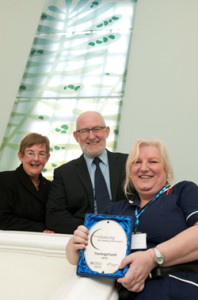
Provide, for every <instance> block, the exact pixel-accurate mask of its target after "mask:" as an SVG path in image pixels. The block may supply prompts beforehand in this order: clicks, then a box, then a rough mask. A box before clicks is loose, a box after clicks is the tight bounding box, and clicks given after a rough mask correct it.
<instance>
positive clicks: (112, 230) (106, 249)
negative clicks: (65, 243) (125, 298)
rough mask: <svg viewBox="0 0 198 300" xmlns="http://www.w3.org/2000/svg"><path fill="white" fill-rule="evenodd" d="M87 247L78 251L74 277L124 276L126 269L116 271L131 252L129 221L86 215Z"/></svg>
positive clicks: (119, 218)
mask: <svg viewBox="0 0 198 300" xmlns="http://www.w3.org/2000/svg"><path fill="white" fill-rule="evenodd" d="M85 226H86V227H87V228H88V229H89V236H88V245H87V246H86V249H83V250H80V255H79V261H78V266H77V275H79V276H86V277H101V278H115V279H116V278H119V277H123V276H124V275H125V273H126V272H127V270H128V266H126V267H125V268H124V269H119V266H120V263H121V261H122V259H123V258H124V257H125V256H127V255H129V254H130V252H131V234H132V218H131V217H124V216H113V215H96V214H86V217H85Z"/></svg>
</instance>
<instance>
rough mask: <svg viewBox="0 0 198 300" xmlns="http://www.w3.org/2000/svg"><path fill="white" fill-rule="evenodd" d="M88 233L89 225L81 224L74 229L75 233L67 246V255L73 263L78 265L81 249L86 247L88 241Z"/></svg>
mask: <svg viewBox="0 0 198 300" xmlns="http://www.w3.org/2000/svg"><path fill="white" fill-rule="evenodd" d="M88 233H89V231H88V229H87V227H85V226H83V225H80V226H78V228H77V229H76V230H75V231H74V235H73V236H72V237H71V238H70V240H69V242H68V244H67V246H66V256H67V259H68V261H69V262H70V263H71V264H73V265H77V263H78V258H79V252H80V250H81V249H85V247H86V245H87V243H88Z"/></svg>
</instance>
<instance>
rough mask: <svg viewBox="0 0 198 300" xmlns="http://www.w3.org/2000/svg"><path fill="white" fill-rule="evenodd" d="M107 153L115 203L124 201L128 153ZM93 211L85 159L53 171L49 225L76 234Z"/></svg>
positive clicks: (49, 202)
mask: <svg viewBox="0 0 198 300" xmlns="http://www.w3.org/2000/svg"><path fill="white" fill-rule="evenodd" d="M107 153H108V160H109V169H110V170H109V171H110V172H109V174H110V186H111V193H112V202H115V201H118V200H123V199H125V198H126V197H125V195H124V192H123V182H124V179H125V164H126V160H127V157H128V154H123V153H113V152H109V151H107ZM93 212H94V193H93V187H92V183H91V179H90V176H89V171H88V168H87V165H86V161H85V159H84V156H83V155H81V156H80V157H79V158H78V159H75V160H72V161H70V162H68V163H66V164H64V165H62V166H60V167H59V168H57V169H55V170H54V180H53V182H52V186H51V190H50V193H49V198H48V201H47V211H46V225H47V228H48V229H51V230H54V231H55V232H58V233H69V234H71V233H73V232H74V230H75V229H76V228H77V227H78V226H79V225H82V224H83V223H84V217H85V214H86V213H93Z"/></svg>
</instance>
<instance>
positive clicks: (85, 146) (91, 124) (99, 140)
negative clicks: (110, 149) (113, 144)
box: [73, 112, 110, 157]
mask: <svg viewBox="0 0 198 300" xmlns="http://www.w3.org/2000/svg"><path fill="white" fill-rule="evenodd" d="M98 127H105V128H103V129H101V130H99V131H98V132H93V131H89V132H88V133H81V132H77V131H75V132H74V133H73V135H74V138H75V139H76V141H77V142H78V143H79V144H80V147H81V149H82V151H83V153H84V154H85V155H87V156H88V157H97V156H99V155H100V154H101V153H102V152H103V151H104V149H105V147H106V139H107V137H108V136H109V131H110V129H109V127H106V125H105V123H104V120H103V118H102V117H101V115H100V114H98V113H97V112H85V113H83V114H81V115H80V116H79V118H78V120H77V124H76V130H82V129H92V128H98Z"/></svg>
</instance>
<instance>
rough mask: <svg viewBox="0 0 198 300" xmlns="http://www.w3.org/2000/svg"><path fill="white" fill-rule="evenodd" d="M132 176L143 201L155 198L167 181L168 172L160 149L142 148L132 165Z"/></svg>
mask: <svg viewBox="0 0 198 300" xmlns="http://www.w3.org/2000/svg"><path fill="white" fill-rule="evenodd" d="M130 176H131V180H132V183H133V185H134V187H135V189H136V191H137V192H138V194H139V196H140V199H141V200H146V201H150V200H152V199H153V198H154V197H155V195H156V194H157V193H158V192H159V191H160V190H161V189H162V188H163V186H164V185H165V184H166V181H167V172H166V171H165V169H164V163H163V159H162V156H161V154H160V150H159V149H158V147H156V146H154V145H141V146H140V148H139V156H138V158H137V160H136V161H135V162H134V163H132V165H131V169H130Z"/></svg>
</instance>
